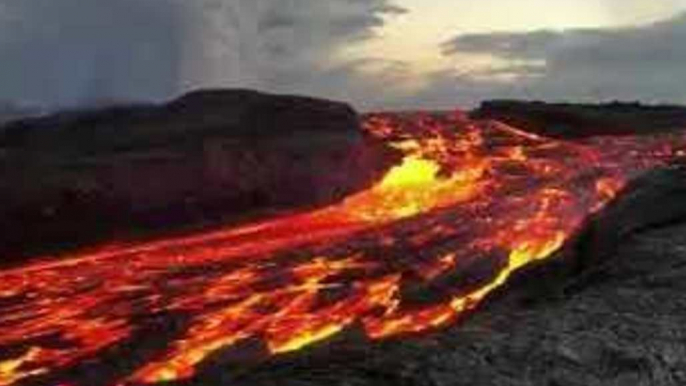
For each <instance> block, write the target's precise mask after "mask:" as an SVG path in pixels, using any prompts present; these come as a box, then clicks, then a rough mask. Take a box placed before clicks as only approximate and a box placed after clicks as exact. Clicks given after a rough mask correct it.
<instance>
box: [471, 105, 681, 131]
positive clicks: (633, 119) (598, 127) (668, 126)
mask: <svg viewBox="0 0 686 386" xmlns="http://www.w3.org/2000/svg"><path fill="white" fill-rule="evenodd" d="M472 117H474V118H478V119H493V120H497V121H500V122H503V123H506V124H509V125H511V126H514V127H518V128H521V129H525V130H529V131H532V132H536V133H539V134H544V135H547V136H553V137H563V138H572V137H585V136H591V135H624V134H631V135H636V134H654V133H656V132H664V131H670V130H683V129H684V128H686V108H684V107H681V106H669V105H652V106H651V105H642V104H640V103H620V102H613V103H606V104H596V105H593V104H586V105H585V104H567V103H545V102H527V101H517V100H493V101H486V102H483V103H482V104H481V106H480V107H479V108H478V109H476V110H475V111H474V112H472Z"/></svg>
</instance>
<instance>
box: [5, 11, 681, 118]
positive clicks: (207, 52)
mask: <svg viewBox="0 0 686 386" xmlns="http://www.w3.org/2000/svg"><path fill="white" fill-rule="evenodd" d="M685 12H686V0H595V1H591V0H555V1H550V0H479V1H476V0H87V1H86V0H0V85H2V87H0V100H12V101H16V102H22V103H31V104H40V105H48V106H74V105H82V104H90V103H99V102H108V101H120V100H163V99H168V98H171V97H173V96H175V95H178V94H179V93H182V92H184V91H187V90H190V89H193V88H199V87H250V88H257V89H262V90H267V91H276V92H288V93H302V94H310V95H315V96H322V97H328V98H334V99H342V100H345V101H349V102H351V103H353V104H354V105H355V106H356V107H358V108H361V109H392V108H418V107H422V108H424V107H434V108H443V107H454V106H471V105H474V104H476V103H478V102H479V101H480V100H482V99H487V98H503V97H507V98H528V99H532V98H536V99H548V100H570V101H579V100H584V101H586V100H591V101H594V100H610V99H625V100H643V101H648V102H675V103H686V66H684V62H685V61H686V13H685Z"/></svg>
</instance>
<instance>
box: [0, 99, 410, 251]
mask: <svg viewBox="0 0 686 386" xmlns="http://www.w3.org/2000/svg"><path fill="white" fill-rule="evenodd" d="M396 161H397V160H396V159H395V157H394V156H393V155H392V154H390V153H389V152H388V151H387V150H385V149H384V148H382V146H381V144H379V143H375V142H374V141H373V140H372V139H370V138H368V137H366V136H365V135H364V133H363V132H362V130H360V124H359V121H358V116H357V115H356V113H355V112H354V111H353V110H352V109H351V108H350V107H349V106H347V105H345V104H342V103H338V102H330V101H325V100H317V99H312V98H305V97H296V96H276V95H267V94H262V93H259V92H255V91H247V90H214V91H200V92H194V93H190V94H188V95H185V96H183V97H181V98H179V99H177V100H174V101H172V102H170V103H167V104H163V105H135V106H115V107H108V108H104V109H99V110H93V111H69V112H61V113H57V114H54V115H49V116H41V117H36V118H26V119H22V120H18V121H14V122H11V123H8V124H6V125H5V126H3V127H1V128H0V203H1V205H0V229H2V232H0V256H2V259H1V261H0V264H8V263H12V262H14V261H17V260H19V259H20V258H22V256H31V255H34V254H39V253H47V252H51V251H53V250H62V249H65V248H67V249H68V248H71V247H75V246H79V245H81V244H85V245H90V244H92V243H97V242H98V241H99V240H107V241H110V240H112V239H121V238H128V237H138V236H139V235H140V234H143V233H147V232H150V231H159V230H164V231H169V230H175V229H187V228H189V227H190V228H192V227H196V226H206V225H212V224H218V223H226V222H228V221H235V220H239V219H241V218H245V217H246V216H248V217H251V216H254V215H259V213H260V212H264V211H273V210H280V209H285V208H288V209H297V208H305V207H313V206H319V205H324V204H327V203H331V202H334V201H337V200H340V199H341V198H343V197H345V196H346V195H348V194H350V193H351V192H354V191H357V190H360V189H363V188H365V187H367V186H369V185H370V184H372V183H373V182H374V181H376V180H377V179H379V178H380V177H381V176H382V175H383V173H384V172H385V171H386V170H387V168H388V167H389V166H390V165H392V164H393V163H395V162H396Z"/></svg>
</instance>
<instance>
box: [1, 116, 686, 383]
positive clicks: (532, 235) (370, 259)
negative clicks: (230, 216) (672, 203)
mask: <svg viewBox="0 0 686 386" xmlns="http://www.w3.org/2000/svg"><path fill="white" fill-rule="evenodd" d="M365 129H366V130H368V131H369V132H370V133H371V135H375V136H377V137H378V138H379V139H381V140H384V141H386V143H388V144H389V146H393V147H395V148H396V149H398V150H400V151H402V152H403V154H404V155H405V156H404V159H403V161H402V162H401V163H400V164H399V165H397V166H396V167H394V168H392V169H391V170H390V171H389V172H388V173H387V175H386V176H385V177H384V178H383V179H382V180H381V181H379V182H378V183H377V184H376V185H374V186H373V187H371V188H370V189H368V190H365V191H362V192H359V193H357V194H355V195H352V196H350V197H348V198H347V199H345V200H344V201H342V202H340V203H337V204H335V205H331V206H329V207H326V208H322V209H319V210H314V211H311V212H307V213H301V214H295V215H290V216H286V217H279V218H275V219H268V220H265V221H262V222H259V223H256V224H249V225H245V226H241V227H237V228H231V229H222V230H218V231H212V232H206V233H202V234H196V235H190V236H186V237H176V238H169V239H162V240H157V241H152V242H145V243H141V244H138V245H115V246H109V247H106V248H102V249H101V250H99V251H97V252H83V253H76V254H74V255H73V256H67V257H62V258H60V259H59V260H55V259H52V260H50V259H44V260H40V262H38V263H33V264H30V265H27V266H23V267H19V268H14V269H10V270H5V271H0V386H6V385H13V384H16V383H17V382H22V381H24V380H28V379H39V380H40V379H57V381H56V382H54V383H56V384H59V383H64V384H66V383H65V382H69V384H74V385H78V384H77V383H72V381H71V380H69V379H63V378H65V377H67V375H62V374H66V372H65V371H66V370H68V369H71V368H74V367H76V366H87V365H84V363H86V364H87V363H90V362H91V361H94V360H96V359H97V358H100V357H102V356H105V357H107V356H108V355H109V356H110V357H111V356H113V355H114V356H116V355H117V354H116V353H117V351H116V350H118V349H121V347H123V346H126V347H129V348H130V347H133V349H134V351H135V349H136V347H138V346H136V344H138V343H139V342H144V341H145V339H144V338H145V335H147V334H145V333H144V332H146V331H148V330H145V329H144V327H143V325H144V324H145V323H144V322H142V321H146V320H147V321H150V320H153V321H154V320H163V319H169V320H176V321H177V324H178V325H179V326H180V327H178V328H177V329H176V330H174V331H175V332H173V333H169V336H168V337H166V336H163V337H162V338H160V339H163V340H164V342H163V344H155V345H152V346H146V344H150V343H140V344H141V345H143V347H142V348H140V350H141V351H145V352H146V354H145V355H140V357H135V358H130V360H131V362H132V364H130V365H129V366H130V367H131V370H130V371H127V372H126V374H125V375H120V376H119V375H118V376H114V379H112V380H111V383H112V384H113V385H114V384H117V385H134V384H154V383H159V382H164V381H171V380H181V379H187V378H190V377H192V376H193V375H194V374H195V373H196V371H197V369H198V366H200V365H202V364H203V362H205V361H206V360H208V358H209V357H210V356H212V355H215V354H217V353H220V352H227V351H230V350H237V351H239V352H240V351H241V347H242V346H241V345H245V344H248V343H250V342H257V343H256V345H257V346H258V351H260V353H261V354H260V355H262V356H264V357H267V356H269V355H278V354H282V353H286V352H292V351H296V350H300V349H302V348H304V347H307V346H309V345H312V344H314V343H316V342H319V341H322V340H325V339H327V338H330V337H332V336H334V335H337V334H339V333H341V332H342V331H344V330H346V329H350V330H352V329H357V330H358V331H360V332H362V333H363V334H364V335H366V336H367V337H368V338H370V339H383V338H389V337H394V336H403V335H405V334H409V333H416V332H423V331H427V330H430V329H435V328H439V327H442V326H445V325H447V324H449V323H451V322H453V321H454V320H455V319H456V318H457V317H458V316H460V315H461V314H463V313H464V312H465V311H467V310H470V309H473V308H474V307H476V306H477V305H478V304H479V302H480V301H481V300H483V299H484V298H485V297H486V296H487V295H488V294H489V293H491V292H492V291H493V290H494V289H496V288H498V287H499V286H501V285H502V284H504V283H505V282H506V281H507V279H508V278H509V277H510V275H511V274H512V273H513V272H515V271H516V270H518V269H520V268H522V267H524V266H526V265H527V264H529V263H531V262H533V261H536V260H540V259H544V258H548V257H550V256H552V255H553V253H554V252H555V251H556V250H558V249H559V248H560V246H562V245H563V244H564V242H565V241H566V240H567V239H568V237H569V236H570V235H571V234H572V233H573V232H574V230H576V229H577V228H578V227H579V226H580V225H581V224H582V222H583V221H584V219H585V218H587V216H588V215H589V214H590V213H593V212H595V211H597V210H599V209H601V208H602V207H603V205H605V204H606V203H607V202H608V201H609V200H611V199H612V198H613V197H614V196H615V195H616V194H617V192H618V191H619V190H621V189H622V187H623V186H624V184H625V182H626V181H627V180H628V179H629V178H632V177H633V176H634V175H636V174H638V173H641V172H643V171H645V170H646V169H648V168H652V167H656V166H659V165H663V164H666V163H668V162H671V161H673V160H674V159H675V158H677V157H679V156H683V150H681V148H678V147H677V146H681V147H683V146H682V145H683V144H684V143H686V138H684V137H682V136H674V135H672V136H667V135H664V136H652V137H647V138H646V137H642V138H635V137H617V138H593V139H586V140H578V141H574V142H570V141H560V140H552V139H548V138H544V137H539V136H536V135H532V134H528V133H525V132H522V131H519V130H517V129H514V128H512V127H508V126H506V125H503V124H499V123H497V122H472V121H469V120H468V119H466V118H465V116H464V115H462V114H461V113H458V112H455V113H450V114H435V115H428V114H395V115H394V114H376V115H371V116H369V117H367V118H366V121H365ZM484 263H485V266H486V267H487V270H486V271H488V272H486V273H484V272H483V271H484V269H483V267H482V269H480V270H479V272H480V274H479V275H476V276H470V275H469V272H471V271H470V269H473V267H475V266H477V265H478V264H482V265H483V264H484ZM456 272H457V273H459V272H464V273H465V277H459V275H458V276H457V277H456V278H452V279H450V278H451V276H450V275H451V274H454V273H456ZM413 293H425V294H429V295H430V296H428V297H426V296H425V297H424V299H423V300H418V298H416V296H413V295H412V294H413ZM427 299H428V300H427ZM149 323H150V322H148V324H149ZM160 328H161V327H160ZM177 330H178V331H177ZM142 336H143V337H142ZM150 347H153V348H150ZM258 356H259V355H258ZM41 377H43V378H41ZM51 377H52V378H51Z"/></svg>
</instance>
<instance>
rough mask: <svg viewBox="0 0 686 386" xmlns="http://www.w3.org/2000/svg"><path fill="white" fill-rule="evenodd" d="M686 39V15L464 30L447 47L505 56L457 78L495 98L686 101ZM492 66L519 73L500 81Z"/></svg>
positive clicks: (459, 82)
mask: <svg viewBox="0 0 686 386" xmlns="http://www.w3.org/2000/svg"><path fill="white" fill-rule="evenodd" d="M684 41H686V14H682V15H679V16H677V17H675V18H672V19H670V20H666V21H662V22H659V23H655V24H651V25H647V26H640V27H635V28H621V29H573V30H567V31H550V30H542V31H534V32H530V33H493V34H471V35H461V36H458V37H456V38H455V39H453V40H451V41H449V42H448V43H446V44H445V45H444V47H443V48H444V52H445V54H446V55H456V54H465V53H467V54H487V55H491V56H494V57H495V58H498V59H500V61H501V62H503V61H504V63H505V65H503V64H502V63H501V64H500V65H499V66H498V67H494V68H493V69H486V70H483V71H477V72H474V73H471V74H466V75H464V76H462V77H460V78H459V79H457V83H455V84H457V85H458V86H460V87H463V86H469V87H471V89H472V90H474V89H475V88H476V89H479V90H480V91H481V92H480V94H488V95H490V96H493V97H497V96H500V95H501V94H511V93H512V92H519V93H520V95H519V97H529V98H540V99H569V100H596V99H630V100H646V101H673V102H686V89H685V88H684V85H686V66H684V64H683V63H684V62H685V61H686V45H685V44H684ZM489 71H492V72H502V73H506V72H507V73H511V74H514V75H518V76H519V78H516V79H515V80H514V81H512V82H508V83H505V84H502V82H501V84H500V85H498V83H497V82H493V81H492V80H489V77H488V76H482V75H484V72H485V73H486V74H488V73H489ZM479 79H480V80H481V81H478V80H479ZM442 81H444V80H437V82H442ZM514 90H517V91H514ZM427 92H429V93H430V92H431V91H430V90H427ZM475 96H476V95H475Z"/></svg>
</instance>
